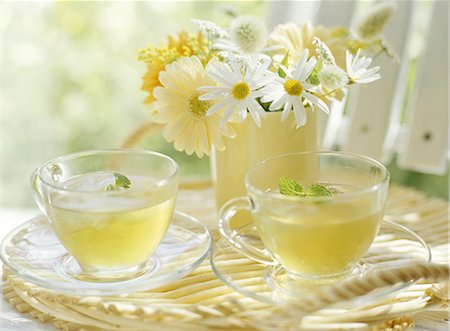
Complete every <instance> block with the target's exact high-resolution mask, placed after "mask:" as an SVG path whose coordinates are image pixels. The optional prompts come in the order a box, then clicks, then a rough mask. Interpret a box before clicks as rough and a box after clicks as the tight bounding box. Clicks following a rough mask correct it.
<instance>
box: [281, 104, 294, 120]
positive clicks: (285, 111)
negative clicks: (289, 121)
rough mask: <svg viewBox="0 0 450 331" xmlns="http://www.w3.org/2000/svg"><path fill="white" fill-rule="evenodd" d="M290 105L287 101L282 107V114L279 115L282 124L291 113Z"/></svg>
mask: <svg viewBox="0 0 450 331" xmlns="http://www.w3.org/2000/svg"><path fill="white" fill-rule="evenodd" d="M291 109H292V104H291V103H290V102H289V101H286V103H285V104H284V107H283V112H282V113H281V120H282V121H283V122H284V121H285V120H286V118H288V116H289V113H290V112H291Z"/></svg>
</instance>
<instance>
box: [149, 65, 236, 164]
mask: <svg viewBox="0 0 450 331" xmlns="http://www.w3.org/2000/svg"><path fill="white" fill-rule="evenodd" d="M159 81H160V82H161V85H162V86H161V87H156V88H155V90H154V92H153V95H154V96H155V98H156V102H155V109H156V114H155V115H154V117H153V119H154V121H155V122H157V123H160V124H165V127H164V129H163V136H164V138H165V139H166V140H167V141H169V142H172V141H173V142H174V146H175V149H176V150H179V151H185V152H186V153H187V154H188V155H191V154H192V153H194V152H195V153H196V154H197V156H198V157H202V156H203V155H204V154H209V152H210V150H211V147H212V146H213V145H214V147H215V148H217V149H218V150H223V149H224V148H225V146H224V143H223V136H228V137H233V136H234V132H233V131H232V129H231V128H230V127H229V125H228V124H226V125H225V126H224V127H221V126H220V125H219V121H220V119H221V113H220V112H219V113H215V114H213V115H211V116H206V112H207V110H208V109H209V108H210V107H211V106H212V104H213V102H212V101H209V100H199V96H200V95H201V94H202V93H201V92H199V91H198V90H197V89H198V88H199V87H201V86H210V85H214V81H213V80H212V79H211V78H209V77H208V76H207V75H206V72H205V69H204V67H203V64H202V62H201V61H200V58H199V57H197V56H192V57H182V58H180V59H179V60H177V61H175V62H173V63H171V64H168V65H166V69H165V70H164V71H161V73H160V74H159Z"/></svg>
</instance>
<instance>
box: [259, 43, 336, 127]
mask: <svg viewBox="0 0 450 331" xmlns="http://www.w3.org/2000/svg"><path fill="white" fill-rule="evenodd" d="M308 54H309V51H308V50H307V49H305V50H304V51H303V53H302V55H301V57H300V60H299V62H298V64H297V66H296V67H295V69H294V70H293V71H292V72H291V71H289V70H288V69H287V68H286V67H284V66H283V65H280V67H281V69H282V70H283V71H284V72H285V73H286V77H285V78H282V77H279V76H277V77H276V78H275V81H274V82H273V83H271V84H268V85H267V86H266V87H265V88H264V91H265V93H266V95H265V96H264V97H263V98H262V99H261V101H262V102H272V103H271V105H270V106H269V110H278V109H281V108H282V109H283V113H282V114H281V120H282V121H284V120H286V118H287V117H288V115H289V113H290V112H291V110H293V111H294V116H295V121H296V123H297V127H301V126H303V125H305V124H306V110H305V104H309V106H310V107H311V109H312V110H314V107H317V108H319V109H321V110H323V111H324V112H325V113H328V112H329V110H328V106H327V104H326V103H325V102H323V101H322V100H321V99H319V98H318V97H316V96H315V95H314V94H312V92H313V91H314V89H315V88H316V87H315V86H314V85H312V84H309V83H308V82H307V81H306V80H307V79H308V77H309V76H310V75H311V73H312V71H313V70H314V67H315V65H316V63H317V59H316V58H315V57H314V56H312V57H311V58H310V59H309V60H308Z"/></svg>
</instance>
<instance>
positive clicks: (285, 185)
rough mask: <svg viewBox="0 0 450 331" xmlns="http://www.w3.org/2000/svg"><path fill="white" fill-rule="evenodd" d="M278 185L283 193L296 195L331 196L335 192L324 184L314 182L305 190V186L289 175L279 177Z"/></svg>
mask: <svg viewBox="0 0 450 331" xmlns="http://www.w3.org/2000/svg"><path fill="white" fill-rule="evenodd" d="M278 186H279V188H280V193H281V194H283V195H290V196H295V197H305V196H306V197H331V196H333V193H331V191H330V190H328V189H327V188H326V187H325V186H324V185H321V184H312V185H311V186H309V187H308V189H307V190H306V191H305V189H304V188H303V186H302V185H301V184H300V183H299V182H297V181H296V180H294V179H290V178H287V177H280V178H279V179H278Z"/></svg>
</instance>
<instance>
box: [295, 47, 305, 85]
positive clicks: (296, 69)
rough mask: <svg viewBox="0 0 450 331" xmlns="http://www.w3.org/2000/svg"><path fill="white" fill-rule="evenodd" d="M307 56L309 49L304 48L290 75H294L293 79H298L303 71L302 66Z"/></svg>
mask: <svg viewBox="0 0 450 331" xmlns="http://www.w3.org/2000/svg"><path fill="white" fill-rule="evenodd" d="M308 56H309V50H308V49H305V50H304V51H303V52H302V56H301V57H300V60H299V61H298V63H297V67H296V68H295V71H294V72H293V73H292V76H293V77H294V79H297V80H299V77H300V75H301V73H302V71H303V67H304V66H305V64H306V61H307V60H308Z"/></svg>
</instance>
